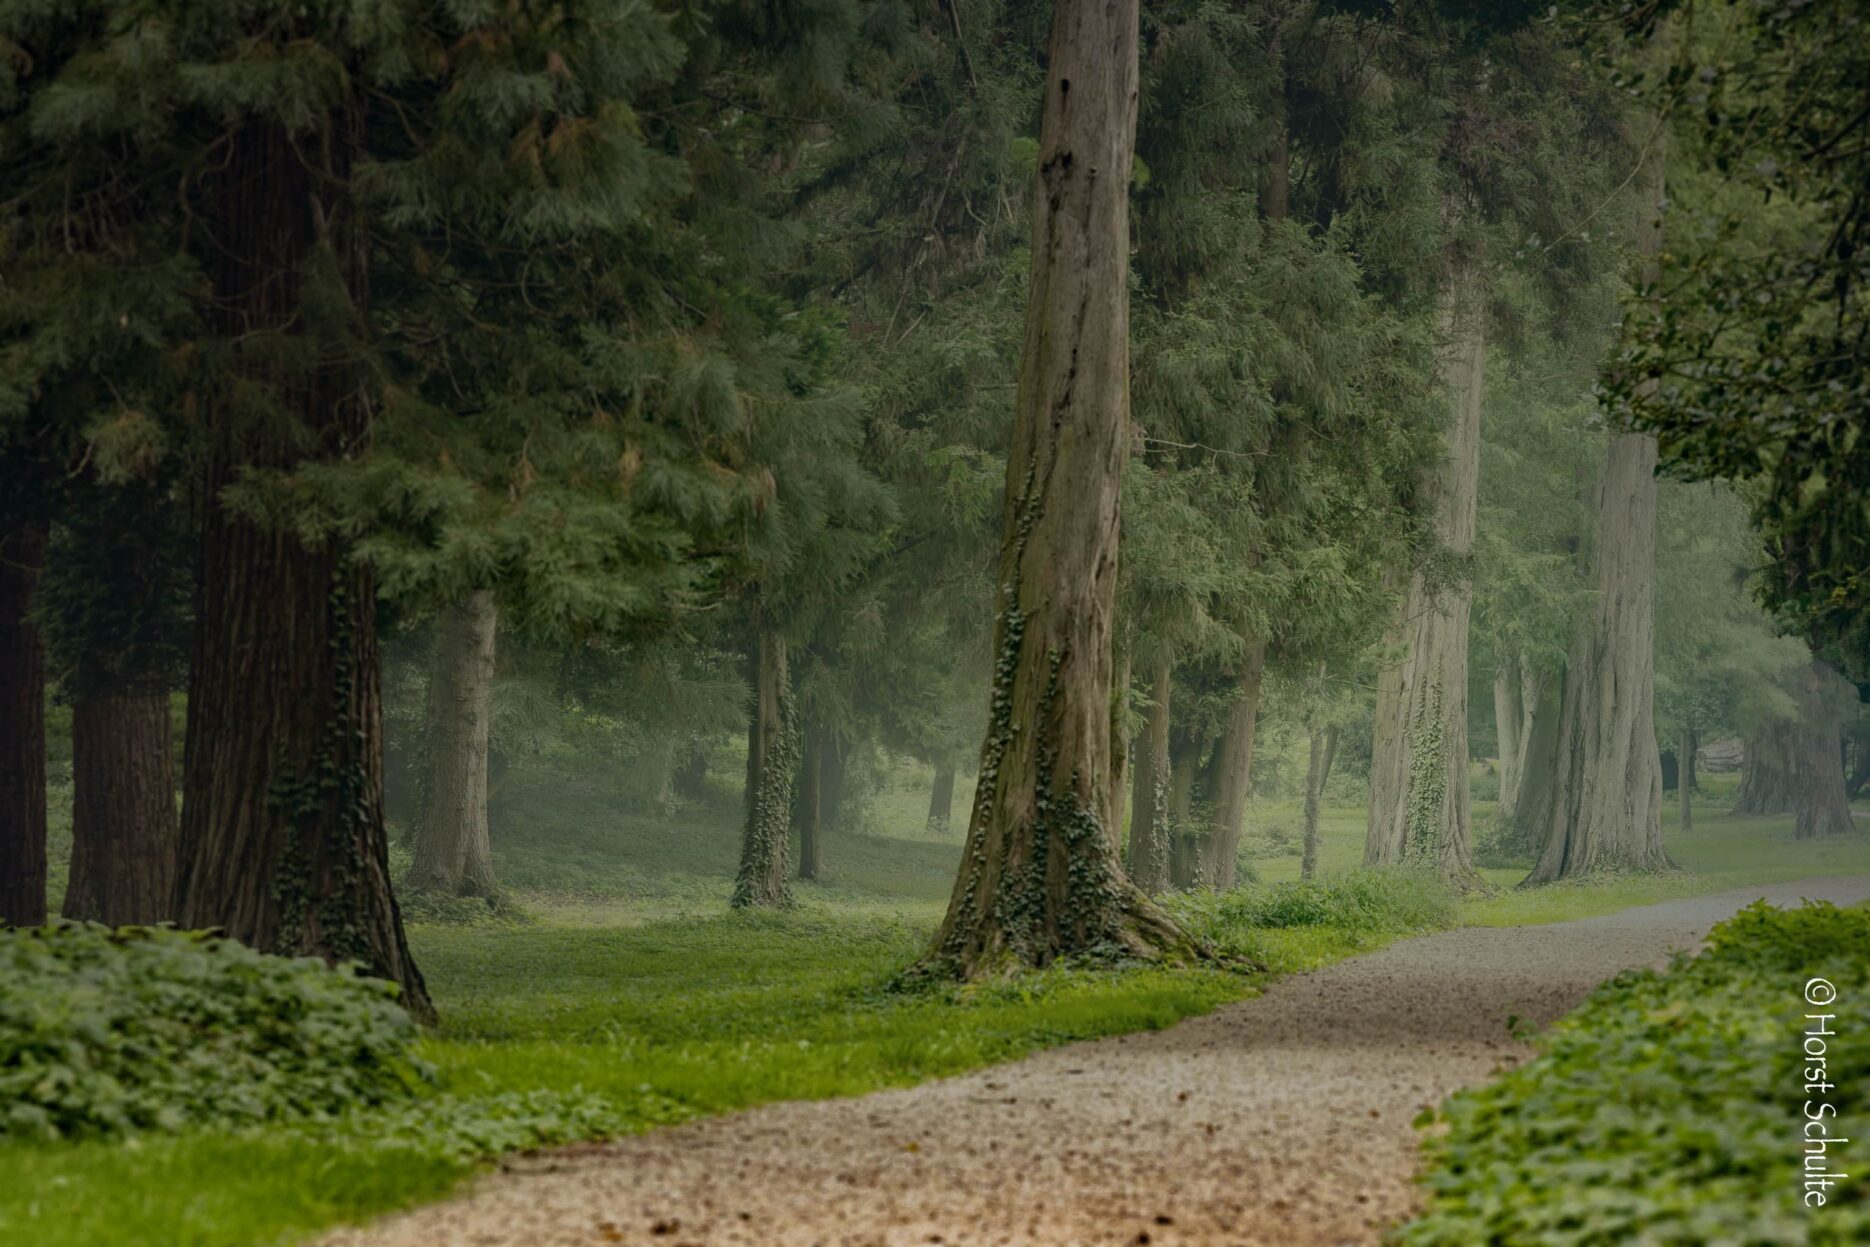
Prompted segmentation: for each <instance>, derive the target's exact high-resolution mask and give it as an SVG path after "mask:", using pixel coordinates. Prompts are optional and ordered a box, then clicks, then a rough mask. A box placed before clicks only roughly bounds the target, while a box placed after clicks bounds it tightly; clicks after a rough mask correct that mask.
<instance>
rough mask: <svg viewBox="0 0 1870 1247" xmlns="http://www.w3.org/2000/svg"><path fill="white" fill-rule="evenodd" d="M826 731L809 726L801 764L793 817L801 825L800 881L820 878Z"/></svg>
mask: <svg viewBox="0 0 1870 1247" xmlns="http://www.w3.org/2000/svg"><path fill="white" fill-rule="evenodd" d="M825 736H826V733H825V731H824V729H822V728H819V727H816V726H814V727H808V728H807V729H806V731H805V756H804V758H803V759H801V760H800V762H799V785H798V787H799V794H798V807H797V808H796V809H795V810H794V811H793V817H794V818H795V819H797V820H798V824H799V878H801V879H816V878H818V833H819V819H820V815H821V812H822V807H821V805H820V795H821V790H820V781H821V780H822V779H823V777H824V768H825V762H824V759H825Z"/></svg>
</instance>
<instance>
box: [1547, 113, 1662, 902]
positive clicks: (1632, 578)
mask: <svg viewBox="0 0 1870 1247" xmlns="http://www.w3.org/2000/svg"><path fill="white" fill-rule="evenodd" d="M1644 173H1645V178H1644V187H1643V193H1642V205H1641V206H1642V210H1643V212H1644V217H1643V228H1642V229H1641V230H1640V231H1639V232H1638V236H1637V237H1638V250H1639V254H1640V256H1641V264H1642V269H1643V273H1642V276H1643V281H1644V283H1645V284H1647V283H1649V282H1653V280H1654V278H1655V272H1656V265H1657V263H1658V262H1659V257H1660V255H1661V252H1662V213H1663V163H1662V154H1661V150H1660V149H1659V148H1652V152H1651V154H1650V155H1649V156H1648V157H1647V160H1646V162H1645V168H1644ZM1655 469H1656V443H1655V439H1654V438H1653V437H1651V436H1649V435H1647V434H1644V433H1637V432H1613V433H1612V434H1611V438H1610V444H1609V446H1608V447H1607V448H1606V450H1605V458H1604V471H1603V476H1602V478H1601V479H1600V481H1599V483H1598V493H1597V501H1598V507H1597V514H1598V518H1597V528H1596V546H1595V549H1594V550H1593V553H1592V560H1591V568H1592V581H1591V586H1592V589H1593V590H1594V591H1595V595H1596V596H1595V600H1594V602H1593V605H1592V608H1591V612H1590V615H1589V620H1588V623H1587V625H1586V626H1585V627H1584V628H1581V629H1580V631H1579V633H1578V637H1577V640H1576V641H1575V642H1574V644H1573V646H1572V650H1571V655H1570V659H1569V661H1568V662H1567V664H1566V672H1565V693H1564V699H1565V700H1564V707H1563V709H1562V711H1561V718H1560V721H1559V727H1558V758H1557V770H1556V779H1557V788H1556V790H1555V793H1554V798H1553V808H1552V822H1551V825H1550V830H1549V831H1548V832H1547V834H1546V840H1545V844H1544V848H1543V850H1542V851H1541V853H1540V857H1539V862H1538V864H1537V865H1536V866H1535V867H1534V868H1533V870H1532V873H1531V874H1529V875H1528V876H1527V877H1526V882H1527V883H1549V882H1551V881H1553V880H1556V879H1566V878H1573V877H1578V876H1583V875H1588V874H1591V873H1594V872H1597V871H1604V870H1661V869H1664V868H1665V867H1667V866H1668V864H1669V858H1668V854H1667V852H1666V851H1664V849H1663V847H1662V760H1661V757H1660V755H1659V754H1658V751H1657V747H1656V733H1655V717H1654V716H1655V662H1656V658H1655V612H1656V479H1655Z"/></svg>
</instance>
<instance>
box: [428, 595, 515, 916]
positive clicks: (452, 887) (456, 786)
mask: <svg viewBox="0 0 1870 1247" xmlns="http://www.w3.org/2000/svg"><path fill="white" fill-rule="evenodd" d="M497 628H498V612H497V609H496V607H495V605H494V600H493V594H492V593H490V592H488V591H487V590H485V589H482V590H479V591H477V592H474V593H470V594H469V595H468V596H467V598H466V600H465V601H463V602H462V603H461V604H460V605H459V606H457V607H455V608H453V609H452V610H450V611H449V612H448V613H447V614H446V615H445V616H444V618H443V620H442V627H441V635H440V636H439V637H437V639H436V644H435V668H434V672H433V674H432V675H431V676H430V678H429V697H428V730H427V736H428V766H427V775H426V777H425V779H424V782H423V786H422V790H423V801H422V813H421V816H420V817H419V818H418V819H417V820H416V826H415V833H416V834H415V864H414V866H413V867H411V869H410V871H409V884H408V886H409V887H410V888H412V889H415V890H418V891H426V892H442V893H446V894H448V895H450V896H479V897H485V898H486V899H488V900H492V899H494V898H495V897H496V896H498V895H499V890H500V889H499V884H498V881H497V880H496V879H495V877H494V869H493V845H492V842H491V840H490V839H489V837H488V831H487V749H488V743H489V740H490V737H491V734H492V727H493V677H494V646H495V634H496V631H497Z"/></svg>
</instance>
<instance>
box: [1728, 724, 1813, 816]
mask: <svg viewBox="0 0 1870 1247" xmlns="http://www.w3.org/2000/svg"><path fill="white" fill-rule="evenodd" d="M1796 737H1797V733H1796V731H1795V730H1794V728H1793V726H1792V724H1790V723H1783V722H1780V723H1768V724H1765V725H1763V726H1761V727H1758V728H1755V729H1754V730H1753V731H1751V732H1749V733H1747V735H1746V738H1745V739H1744V740H1742V741H1741V745H1740V787H1739V788H1738V789H1737V790H1736V791H1735V793H1734V813H1736V814H1789V813H1791V812H1792V810H1793V809H1794V808H1795V807H1796V806H1797V805H1798V802H1799V792H1798V784H1797V781H1796V780H1795V779H1794V778H1793V770H1794V767H1793V753H1794V751H1795V749H1796V747H1797V741H1796Z"/></svg>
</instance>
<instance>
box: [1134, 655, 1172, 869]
mask: <svg viewBox="0 0 1870 1247" xmlns="http://www.w3.org/2000/svg"><path fill="white" fill-rule="evenodd" d="M1174 671H1175V669H1174V667H1172V666H1171V665H1170V664H1169V663H1167V662H1163V663H1159V664H1157V666H1156V674H1155V678H1154V680H1152V681H1151V684H1150V701H1149V719H1148V721H1147V723H1146V724H1145V726H1144V728H1143V735H1142V737H1141V739H1139V740H1138V741H1137V742H1136V778H1135V782H1134V789H1135V791H1134V792H1133V793H1132V799H1131V802H1130V878H1131V879H1132V880H1134V881H1135V883H1136V886H1137V887H1139V888H1141V889H1142V890H1143V891H1145V892H1150V893H1154V892H1161V891H1163V890H1164V889H1166V888H1167V887H1168V886H1169V834H1170V833H1169V697H1170V694H1171V692H1172V690H1173V686H1174Z"/></svg>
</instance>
